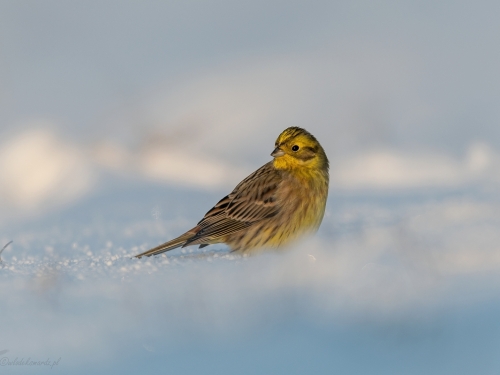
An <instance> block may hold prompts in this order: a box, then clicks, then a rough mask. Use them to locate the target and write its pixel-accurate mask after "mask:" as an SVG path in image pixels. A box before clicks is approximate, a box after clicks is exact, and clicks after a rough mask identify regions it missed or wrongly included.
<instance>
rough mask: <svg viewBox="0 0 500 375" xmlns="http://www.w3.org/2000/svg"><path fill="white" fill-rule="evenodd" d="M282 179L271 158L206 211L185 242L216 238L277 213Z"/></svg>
mask: <svg viewBox="0 0 500 375" xmlns="http://www.w3.org/2000/svg"><path fill="white" fill-rule="evenodd" d="M281 181H282V177H281V175H280V172H279V171H277V170H276V169H275V168H274V167H273V165H272V163H271V162H270V163H267V164H265V165H263V166H262V167H261V168H259V169H257V170H256V171H255V172H254V173H252V174H251V175H250V176H248V177H247V178H245V179H244V180H243V181H241V182H240V183H239V184H238V186H236V187H235V188H234V190H233V191H232V192H231V193H230V194H229V195H227V196H225V197H224V198H222V199H221V200H220V201H219V202H218V203H217V204H216V205H215V206H214V207H213V208H212V209H211V210H210V211H208V212H207V213H206V214H205V216H204V217H203V219H202V220H201V221H200V222H199V223H198V225H197V228H199V230H198V231H197V233H196V234H195V235H194V236H193V237H191V238H190V239H189V240H188V241H187V242H186V244H185V245H184V246H189V245H195V244H203V243H207V242H208V243H210V242H216V241H217V239H218V238H221V237H223V236H226V235H228V234H231V233H234V232H237V231H239V230H241V229H244V228H247V227H249V226H251V225H252V224H254V223H255V222H258V221H260V220H263V219H266V218H269V217H272V216H274V215H276V214H277V213H278V205H277V191H278V188H279V186H280V183H281ZM193 229H195V228H193Z"/></svg>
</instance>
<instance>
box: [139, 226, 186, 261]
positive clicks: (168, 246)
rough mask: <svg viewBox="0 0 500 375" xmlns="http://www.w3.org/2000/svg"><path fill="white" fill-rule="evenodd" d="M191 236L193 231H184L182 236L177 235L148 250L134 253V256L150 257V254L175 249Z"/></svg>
mask: <svg viewBox="0 0 500 375" xmlns="http://www.w3.org/2000/svg"><path fill="white" fill-rule="evenodd" d="M192 236H193V233H191V231H189V232H186V233H184V234H183V235H182V236H179V237H177V238H174V239H173V240H170V241H168V242H165V243H163V244H161V245H158V246H156V247H154V248H152V249H150V250H148V251H145V252H143V253H141V254H139V255H136V256H135V257H136V258H142V257H150V256H151V255H158V254H161V253H164V252H165V251H169V250H173V249H176V248H178V247H181V246H183V245H184V244H185V243H186V242H187V241H188V240H189V239H190V238H191V237H192Z"/></svg>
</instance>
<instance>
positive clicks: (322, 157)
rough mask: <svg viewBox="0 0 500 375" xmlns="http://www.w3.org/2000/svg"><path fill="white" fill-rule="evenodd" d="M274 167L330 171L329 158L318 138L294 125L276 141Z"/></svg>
mask: <svg viewBox="0 0 500 375" xmlns="http://www.w3.org/2000/svg"><path fill="white" fill-rule="evenodd" d="M275 146H276V149H275V152H273V154H275V155H276V157H275V159H274V162H273V164H274V167H275V168H277V169H287V170H297V171H304V172H305V171H307V170H309V171H310V170H317V171H323V172H328V166H329V163H328V158H327V157H326V153H325V151H324V150H323V147H321V145H320V144H319V142H318V140H317V139H316V138H315V137H314V136H313V135H312V134H311V133H309V132H308V131H307V130H305V129H302V128H299V127H296V126H293V127H290V128H287V129H285V130H284V131H283V132H282V133H281V134H280V135H279V137H278V139H277V140H276V143H275Z"/></svg>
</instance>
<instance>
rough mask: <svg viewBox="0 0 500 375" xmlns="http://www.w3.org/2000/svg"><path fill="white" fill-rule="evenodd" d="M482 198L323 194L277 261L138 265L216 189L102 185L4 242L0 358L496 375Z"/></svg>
mask: <svg viewBox="0 0 500 375" xmlns="http://www.w3.org/2000/svg"><path fill="white" fill-rule="evenodd" d="M480 193H481V194H478V192H477V191H473V190H469V191H461V192H460V191H454V192H450V191H447V192H443V191H441V192H436V191H434V192H428V193H426V194H420V195H416V194H413V195H411V194H410V195H402V194H399V195H397V194H393V195H391V196H382V195H375V196H371V197H370V196H367V195H363V196H357V195H354V196H346V195H339V194H337V195H336V194H333V195H331V196H330V199H329V204H328V210H327V215H326V217H325V220H324V223H323V225H322V227H321V229H320V232H319V233H318V235H317V236H315V237H313V238H310V239H306V240H304V241H303V242H301V243H299V244H297V245H296V246H294V247H293V248H291V249H288V250H287V251H282V252H277V253H267V254H263V255H260V256H255V257H242V256H238V255H234V254H230V253H228V251H227V248H225V247H224V246H223V245H220V246H219V245H214V246H210V247H207V248H205V249H202V250H198V249H196V248H188V249H183V250H182V251H181V250H174V251H171V252H169V253H167V254H166V255H162V256H157V257H153V258H143V259H135V258H133V257H132V256H133V255H134V254H137V253H139V252H140V251H143V250H145V249H147V248H148V247H150V246H153V245H156V244H157V243H159V242H160V241H163V240H166V239H168V238H170V237H172V236H173V235H175V234H178V233H180V232H181V231H182V230H185V229H187V228H189V225H190V224H192V223H194V222H195V221H196V219H197V218H198V217H200V216H201V215H202V214H203V213H204V212H205V211H206V210H207V209H208V208H209V207H208V206H209V203H208V202H212V201H213V202H215V199H214V198H215V197H216V196H217V194H216V193H213V194H212V193H208V194H207V193H200V192H196V191H186V190H177V189H174V188H170V189H168V188H164V187H144V186H135V187H131V188H128V189H122V191H121V193H119V194H117V193H116V192H115V191H114V190H113V189H110V190H109V191H107V192H102V193H101V194H98V195H94V196H92V197H89V198H88V199H86V200H84V201H83V202H82V203H81V204H79V205H78V206H76V207H71V208H67V209H63V210H60V211H59V212H55V213H53V214H51V215H47V216H46V217H45V219H44V220H43V222H40V221H39V220H37V219H34V220H32V221H31V222H25V221H23V222H22V223H19V224H15V223H14V224H11V225H10V226H9V227H8V229H7V230H6V231H4V233H3V234H2V236H3V237H2V243H7V241H8V240H11V239H12V240H13V241H14V242H13V244H11V245H10V246H8V247H7V248H6V250H5V251H4V252H3V254H2V263H1V265H0V267H1V268H0V269H1V272H0V306H1V311H2V319H3V323H4V324H3V329H2V343H3V346H4V347H5V348H0V349H6V350H9V352H7V353H6V354H5V355H4V356H7V357H9V358H11V359H12V358H13V357H19V358H21V357H32V358H36V359H39V360H45V359H46V358H45V357H49V358H50V359H51V360H57V359H58V358H59V357H60V358H61V360H60V362H59V363H58V365H57V366H55V368H57V371H62V372H69V371H71V372H74V373H80V372H81V373H84V372H88V371H90V370H91V371H92V372H96V373H106V372H108V371H110V369H112V370H113V371H120V372H124V373H132V372H136V371H142V370H144V371H153V370H162V371H168V370H171V371H172V372H174V373H178V372H182V373H195V372H199V371H201V372H204V373H209V372H214V373H216V372H220V371H237V372H239V373H256V372H258V369H259V368H260V369H269V368H276V371H277V372H280V373H301V372H303V371H306V370H309V369H316V370H315V371H316V372H318V373H321V372H323V373H325V372H326V369H327V368H332V366H333V367H336V368H339V369H347V368H349V369H351V370H353V369H354V370H353V371H354V372H356V371H359V372H364V371H365V370H367V369H369V368H371V367H372V366H375V367H376V368H377V369H383V368H390V369H391V371H390V372H391V373H398V372H404V373H421V372H422V371H425V372H426V373H450V374H451V373H457V371H458V370H460V371H464V373H465V372H467V371H465V369H467V368H468V369H471V370H472V369H477V368H482V369H485V370H486V369H489V368H498V365H499V362H498V361H499V360H498V356H497V355H496V354H494V353H496V349H495V348H498V340H499V337H500V336H499V335H498V333H499V331H498V330H499V329H500V327H499V326H498V323H497V319H496V316H497V315H496V314H497V312H498V310H499V309H500V304H499V298H498V293H497V290H498V287H499V286H500V276H499V272H498V271H499V270H500V256H499V251H498V244H499V243H500V232H499V231H498V230H497V228H498V227H499V224H500V214H499V212H500V210H499V206H500V202H498V199H495V197H496V196H495V195H494V194H489V195H488V194H485V193H484V192H480ZM245 353H248V355H247V354H245ZM376 353H378V354H376ZM478 353H479V354H478ZM253 357H255V361H257V362H258V363H255V362H254V361H253V360H251V358H253ZM355 358H357V359H359V363H358V361H357V360H354V359H355ZM195 359H196V360H195ZM353 360H354V362H353ZM389 363H390V366H389ZM242 364H246V365H244V366H246V367H245V368H243V369H242V368H241V367H240V366H242ZM316 366H317V367H316ZM385 366H388V367H385ZM356 369H357V370H356ZM8 370H9V372H11V373H26V372H27V368H26V367H23V366H9V368H8ZM39 370H40V368H38V369H36V371H37V372H38V371H39ZM42 370H43V371H54V368H53V369H52V370H51V369H49V368H47V369H45V368H43V369H42ZM355 370H356V371H355ZM29 371H35V370H34V369H29ZM376 372H378V370H377V371H376Z"/></svg>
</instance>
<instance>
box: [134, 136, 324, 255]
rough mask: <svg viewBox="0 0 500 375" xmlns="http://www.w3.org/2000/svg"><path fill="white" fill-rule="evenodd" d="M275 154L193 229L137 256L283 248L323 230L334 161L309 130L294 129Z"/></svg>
mask: <svg viewBox="0 0 500 375" xmlns="http://www.w3.org/2000/svg"><path fill="white" fill-rule="evenodd" d="M275 145H276V148H275V149H274V151H273V152H272V154H271V156H273V157H274V160H273V161H270V162H269V163H267V164H264V165H263V166H262V167H260V168H259V169H257V170H256V171H255V172H254V173H252V174H251V175H250V176H248V177H247V178H245V179H244V180H243V181H241V182H240V183H239V184H238V186H236V187H235V188H234V190H233V191H232V192H231V193H230V194H229V195H227V196H225V197H224V198H222V199H221V200H220V201H219V203H217V204H216V205H215V206H214V207H213V208H212V209H211V210H210V211H208V212H207V213H206V214H205V216H204V217H203V219H202V220H201V221H200V222H199V223H198V225H197V226H195V227H194V228H193V229H190V230H188V231H187V232H186V233H184V234H183V235H181V236H179V237H177V238H175V239H173V240H171V241H168V242H165V243H164V244H162V245H159V246H157V247H155V248H154V249H151V250H148V251H146V252H144V253H142V254H139V255H137V257H138V258H140V257H142V256H151V255H156V254H161V253H163V252H165V251H168V250H172V249H175V248H177V247H180V246H182V247H185V246H190V245H200V248H201V247H205V246H208V245H210V244H216V243H226V244H227V245H229V247H230V248H231V250H232V251H239V252H245V253H246V252H252V251H255V250H257V249H259V248H277V247H281V246H283V245H286V244H287V243H289V242H290V241H292V240H294V239H296V238H297V237H299V236H301V235H303V234H306V233H311V232H315V231H317V230H318V228H319V226H320V224H321V221H322V220H323V215H324V213H325V205H326V198H327V196H328V179H329V177H328V158H327V157H326V154H325V151H324V150H323V147H321V145H320V144H319V142H318V141H317V140H316V138H314V136H313V135H312V134H311V133H309V132H308V131H306V130H304V129H301V128H298V127H291V128H288V129H286V130H285V131H283V132H282V133H281V134H280V135H279V137H278V139H277V140H276V144H275Z"/></svg>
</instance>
